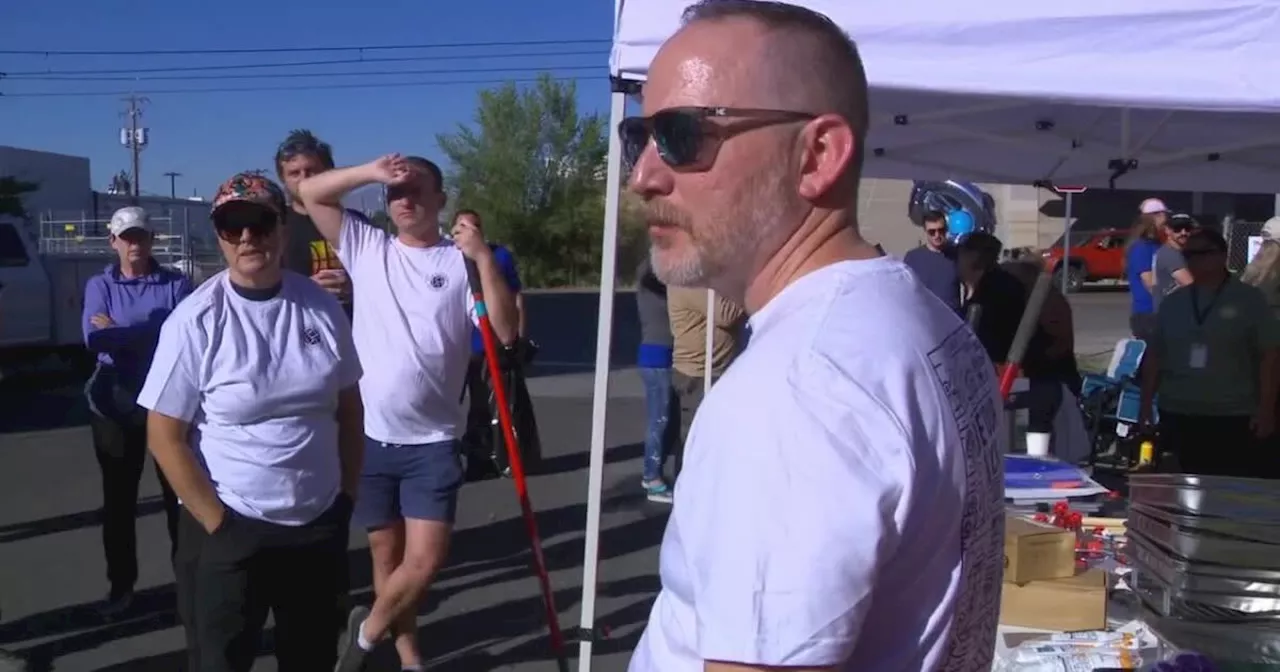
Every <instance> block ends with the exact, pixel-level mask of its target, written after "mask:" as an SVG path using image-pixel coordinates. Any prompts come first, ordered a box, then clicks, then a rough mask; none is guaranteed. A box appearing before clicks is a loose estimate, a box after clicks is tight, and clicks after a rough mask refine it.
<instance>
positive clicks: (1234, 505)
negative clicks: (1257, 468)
mask: <svg viewBox="0 0 1280 672" xmlns="http://www.w3.org/2000/svg"><path fill="white" fill-rule="evenodd" d="M1129 501H1130V502H1131V503H1136V504H1146V505H1149V506H1156V507H1160V508H1162V509H1171V510H1174V511H1178V512H1181V513H1187V514H1190V515H1195V516H1212V517H1216V518H1231V519H1233V520H1237V521H1257V522H1274V521H1277V520H1280V481H1272V480H1266V479H1261V478H1229V477H1226V476H1196V475H1193V474H1133V475H1131V476H1129Z"/></svg>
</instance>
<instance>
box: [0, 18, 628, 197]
mask: <svg viewBox="0 0 1280 672" xmlns="http://www.w3.org/2000/svg"><path fill="white" fill-rule="evenodd" d="M612 21H613V3H612V2H609V1H608V0H524V1H523V2H522V1H519V0H470V1H468V2H437V1H434V0H364V1H362V2H333V1H329V2H323V1H322V2H302V1H299V0H268V1H262V2H252V3H246V4H244V5H240V4H238V3H231V4H227V3H195V2H174V1H173V0H167V1H165V0H133V1H129V0H60V1H58V2H52V1H41V2H12V3H6V6H5V9H4V20H3V21H0V50H39V51H88V50H97V51H145V50H174V49H197V50H199V49H254V48H314V47H321V46H323V47H345V46H360V47H363V46H369V45H424V44H441V43H451V44H459V43H466V44H476V43H488V44H489V45H490V46H484V47H452V48H441V49H412V50H376V51H375V50H369V51H364V52H359V51H341V52H338V51H330V52H315V51H311V52H297V53H264V54H229V55H206V54H198V55H190V54H182V55H146V56H142V55H139V56H89V55H75V56H63V55H39V56H36V55H10V54H0V72H3V73H9V74H10V76H8V77H5V78H0V94H2V95H0V145H13V146H17V147H24V148H28V149H38V150H45V151H53V152H60V153H64V154H73V155H78V156H87V157H89V159H90V162H91V166H92V170H93V182H94V184H93V186H94V188H95V189H98V190H103V189H105V188H106V186H107V183H108V181H109V180H110V177H111V176H112V175H113V174H115V173H116V172H118V171H120V170H121V169H128V167H129V153H128V151H127V150H126V149H125V148H124V147H122V146H120V144H119V140H120V139H119V128H120V127H121V126H122V125H123V124H124V123H125V120H124V118H123V116H122V114H121V113H122V111H123V110H124V109H125V103H124V102H122V101H121V97H122V96H121V95H95V96H80V95H70V96H55V97H27V96H24V95H23V94H33V93H60V94H61V93H66V94H79V93H88V92H127V91H130V90H136V91H137V92H138V93H139V94H140V95H146V96H148V97H149V98H150V102H149V103H148V104H147V105H146V106H145V108H144V118H143V125H144V126H146V127H148V128H149V129H150V132H151V138H150V146H149V147H147V149H146V150H145V151H144V152H143V154H142V170H141V173H142V189H143V191H144V192H151V193H162V194H168V192H169V178H167V177H165V176H164V175H163V173H165V172H168V171H176V172H179V173H182V176H181V177H179V178H178V186H177V192H178V195H179V196H189V195H191V193H192V190H193V189H195V190H196V191H197V192H198V193H199V194H201V195H204V196H208V195H209V194H210V192H212V191H213V189H214V188H215V187H216V186H217V183H218V182H219V181H221V180H222V179H224V178H226V177H228V176H230V175H231V174H232V173H234V172H236V171H239V170H244V169H251V168H270V167H271V156H272V154H273V153H274V151H275V148H276V145H277V144H278V143H279V142H280V140H282V139H283V138H284V136H285V135H286V134H287V133H288V131H289V130H290V129H293V128H299V127H305V128H310V129H312V130H313V131H315V132H316V133H317V134H319V135H320V136H321V137H322V138H323V139H325V140H326V141H328V142H329V143H330V144H332V145H333V146H334V151H335V154H336V158H337V161H338V163H339V164H344V163H355V162H359V161H363V160H367V159H370V158H373V157H375V156H377V155H379V154H383V153H386V152H390V151H402V152H405V153H416V154H423V155H425V156H428V157H429V158H433V159H436V160H442V159H443V157H442V155H441V154H440V152H439V149H438V148H437V147H436V145H435V136H436V134H437V133H440V132H449V131H452V130H453V129H455V128H456V126H457V124H459V123H470V121H471V120H472V118H473V114H474V111H475V103H476V98H477V94H478V92H479V91H480V90H482V89H484V88H486V87H488V86H494V85H495V84H492V83H486V84H475V83H468V84H454V85H432V86H408V85H406V83H408V82H430V81H436V82H439V81H448V80H455V81H464V82H476V81H477V80H484V81H486V82H489V81H492V80H506V79H531V78H533V77H535V76H536V75H537V72H536V71H537V70H541V69H545V70H548V71H550V72H552V73H554V74H556V75H557V76H562V77H580V78H582V79H579V80H578V82H577V85H578V92H579V101H580V104H581V106H582V109H583V110H584V111H601V112H605V113H607V109H608V82H607V78H606V77H607V74H608V49H609V43H608V40H609V38H610V36H611V24H612ZM570 40H584V41H585V40H592V41H591V42H582V43H571V42H569V41H570ZM522 41H524V42H527V41H547V42H551V44H545V45H514V44H510V43H512V42H522ZM495 43H505V44H495ZM504 55H505V56H506V57H504ZM444 57H450V58H444ZM357 58H364V59H366V60H367V59H415V60H400V61H390V62H387V61H384V62H372V63H370V62H366V63H363V64H330V65H315V66H298V67H291V68H264V67H251V68H236V67H234V66H237V65H252V66H259V65H262V64H269V63H282V62H299V61H326V60H351V59H357ZM212 66H230V67H227V68H225V69H206V70H194V71H193V70H187V71H167V72H147V73H142V72H138V70H140V69H147V70H156V69H160V68H210V67H212ZM458 69H471V70H472V72H453V73H451V74H448V73H442V74H425V73H421V72H414V73H412V74H362V75H357V76H336V73H343V72H350V73H373V72H377V73H389V72H390V73H410V72H412V71H423V70H446V71H448V70H453V71H456V70H458ZM78 70H123V71H126V72H117V73H106V74H101V73H97V74H72V75H64V74H56V75H49V74H45V73H50V72H53V73H63V72H66V71H78ZM475 70H486V72H475ZM286 73H293V74H290V75H288V76H282V77H270V78H264V77H263V75H268V74H286ZM300 73H320V74H322V75H324V76H317V77H299V76H296V75H298V74H300ZM247 74H252V75H255V77H256V78H253V79H226V77H227V76H228V75H247ZM38 76H43V77H50V76H56V77H59V78H66V77H77V78H80V79H79V80H67V79H60V80H59V81H49V80H47V79H45V80H39V79H33V77H38ZM146 77H164V78H168V79H159V80H157V79H143V78H146ZM196 77H201V78H205V79H196ZM107 78H118V79H119V81H116V80H113V79H107ZM327 84H334V85H339V84H341V85H350V84H378V85H379V86H377V87H371V88H329V89H327V90H326V89H325V88H323V87H324V86H325V85H327ZM299 86H301V87H315V88H311V89H308V90H271V91H251V92H246V91H240V92H218V93H182V94H173V93H163V92H162V91H169V90H173V89H186V88H218V89H225V88H248V87H253V88H268V89H271V88H274V87H299Z"/></svg>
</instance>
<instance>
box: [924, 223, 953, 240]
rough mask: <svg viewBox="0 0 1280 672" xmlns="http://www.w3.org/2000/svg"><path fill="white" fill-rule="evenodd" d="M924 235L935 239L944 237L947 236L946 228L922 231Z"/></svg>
mask: <svg viewBox="0 0 1280 672" xmlns="http://www.w3.org/2000/svg"><path fill="white" fill-rule="evenodd" d="M924 233H925V235H927V236H929V237H930V238H936V237H938V236H945V235H947V227H945V226H944V227H942V228H940V229H925V230H924Z"/></svg>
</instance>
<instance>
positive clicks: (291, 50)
mask: <svg viewBox="0 0 1280 672" xmlns="http://www.w3.org/2000/svg"><path fill="white" fill-rule="evenodd" d="M611 42H612V40H609V39H592V40H511V41H497V42H436V43H433V44H368V45H363V46H349V47H335V46H318V47H263V48H251V49H141V50H137V51H76V50H53V49H0V55H5V56H177V55H194V54H298V53H305V52H329V53H333V52H342V51H400V50H406V49H453V48H464V47H465V48H481V47H483V48H491V47H533V46H551V45H565V44H604V43H611Z"/></svg>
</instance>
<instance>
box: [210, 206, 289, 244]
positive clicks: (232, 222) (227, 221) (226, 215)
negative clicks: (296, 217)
mask: <svg viewBox="0 0 1280 672" xmlns="http://www.w3.org/2000/svg"><path fill="white" fill-rule="evenodd" d="M279 225H280V220H279V218H278V217H276V213H275V212H273V211H271V210H268V209H266V208H260V207H244V208H235V209H234V210H233V211H230V212H220V213H217V214H216V215H214V218H213V228H214V230H216V231H217V232H218V237H219V238H221V239H223V240H225V241H227V242H228V243H238V242H240V241H241V240H242V239H243V238H244V232H245V231H246V230H247V231H248V232H249V237H251V238H266V237H268V236H270V235H271V234H273V233H275V232H276V228H277V227H278V226H279Z"/></svg>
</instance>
